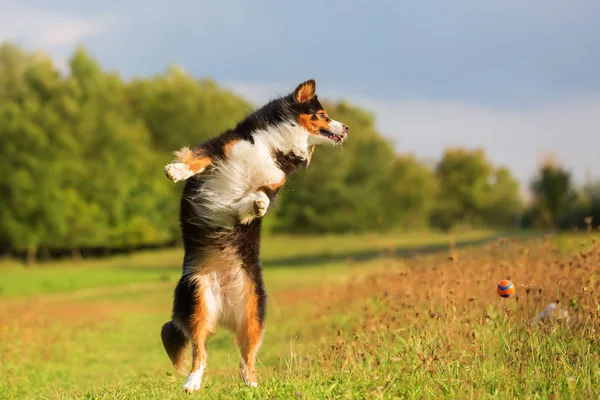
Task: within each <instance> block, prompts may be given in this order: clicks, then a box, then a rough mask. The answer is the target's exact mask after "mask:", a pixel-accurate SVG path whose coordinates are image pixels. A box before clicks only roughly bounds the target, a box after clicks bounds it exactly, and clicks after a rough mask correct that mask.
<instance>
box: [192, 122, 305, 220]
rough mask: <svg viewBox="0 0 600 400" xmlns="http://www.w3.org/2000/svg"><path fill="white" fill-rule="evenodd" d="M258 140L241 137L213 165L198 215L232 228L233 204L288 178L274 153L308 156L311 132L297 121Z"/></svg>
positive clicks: (260, 134) (257, 135)
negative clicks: (252, 141)
mask: <svg viewBox="0 0 600 400" xmlns="http://www.w3.org/2000/svg"><path fill="white" fill-rule="evenodd" d="M252 136H253V139H254V143H251V142H250V141H247V140H241V141H239V142H237V143H236V144H234V145H233V146H232V147H231V150H230V153H229V154H228V156H227V158H226V159H225V160H223V161H218V162H216V163H215V164H214V165H213V168H212V172H211V174H210V176H209V177H207V179H206V182H205V183H204V185H203V186H202V188H201V189H200V193H198V195H200V196H201V197H202V198H203V200H202V205H201V207H200V208H199V209H198V214H199V215H198V216H199V217H200V218H201V219H202V222H203V223H205V224H209V225H212V226H214V227H232V226H233V225H235V223H236V220H237V212H236V211H235V210H234V208H233V207H232V205H233V204H235V203H237V202H238V201H239V200H240V199H242V198H244V197H246V196H248V195H249V194H250V193H253V192H254V191H256V190H257V189H258V188H260V187H262V186H270V185H275V184H277V183H279V182H281V181H282V180H283V179H284V178H285V173H284V172H283V171H282V170H281V169H280V168H279V166H278V165H277V161H276V160H275V158H274V154H275V152H277V151H280V152H282V153H284V154H287V153H290V152H293V153H294V154H296V155H297V156H300V157H304V158H306V157H307V156H308V143H307V142H308V134H307V133H306V131H305V130H304V129H302V128H300V127H298V126H296V125H294V124H290V123H285V124H281V125H279V126H277V127H274V128H271V129H269V130H261V131H256V132H254V133H253V135H252Z"/></svg>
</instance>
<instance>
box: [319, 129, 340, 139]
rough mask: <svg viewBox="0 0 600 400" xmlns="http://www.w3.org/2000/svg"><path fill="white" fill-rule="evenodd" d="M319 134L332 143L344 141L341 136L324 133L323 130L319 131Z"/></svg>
mask: <svg viewBox="0 0 600 400" xmlns="http://www.w3.org/2000/svg"><path fill="white" fill-rule="evenodd" d="M319 133H320V134H321V135H323V136H325V137H326V138H328V139H330V140H332V141H334V142H341V141H343V140H344V136H343V135H338V134H336V133H333V132H329V131H326V130H325V129H321V130H320V131H319Z"/></svg>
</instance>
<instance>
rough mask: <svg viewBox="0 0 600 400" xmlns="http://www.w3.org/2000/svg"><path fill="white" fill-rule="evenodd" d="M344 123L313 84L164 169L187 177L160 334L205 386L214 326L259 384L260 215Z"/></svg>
mask: <svg viewBox="0 0 600 400" xmlns="http://www.w3.org/2000/svg"><path fill="white" fill-rule="evenodd" d="M348 129H349V128H348V126H346V125H345V124H343V123H342V122H339V121H335V120H333V119H331V118H330V117H329V116H328V115H327V112H326V111H325V110H324V108H323V106H322V105H321V103H320V102H319V100H318V98H317V95H316V84H315V80H314V79H310V80H307V81H306V82H303V83H301V84H300V85H298V86H297V87H296V89H295V90H294V91H293V92H292V93H290V94H288V95H285V96H281V97H279V98H277V99H274V100H272V101H270V102H268V103H267V104H266V105H264V106H263V107H261V108H259V109H258V110H256V111H254V112H253V113H251V114H249V115H247V116H246V117H245V118H244V119H243V120H242V121H241V122H239V123H238V124H237V126H236V127H235V128H234V129H231V130H228V131H226V132H224V133H222V134H220V135H219V136H217V137H215V138H212V139H210V140H208V141H206V142H204V143H202V144H201V145H199V146H198V147H196V148H195V149H193V150H190V149H189V148H186V147H184V148H182V149H181V150H179V151H176V152H175V153H174V154H175V160H173V161H172V162H171V163H170V164H168V165H166V166H165V170H164V171H165V174H166V175H167V177H168V178H169V179H171V180H172V181H174V182H178V181H184V180H185V181H186V183H185V188H184V190H183V194H182V197H181V202H180V224H181V232H182V237H183V247H184V257H183V272H182V276H181V278H180V279H179V281H178V283H177V285H176V287H175V290H174V299H173V310H172V319H171V321H169V322H167V323H165V324H164V325H163V327H162V330H161V338H162V342H163V345H164V348H165V350H166V352H167V354H168V355H169V358H170V360H171V362H172V364H173V365H174V366H175V368H176V369H177V370H178V371H179V372H181V373H182V374H185V373H186V371H185V370H184V369H183V368H184V367H183V358H184V356H185V354H186V352H187V351H188V348H189V344H190V343H191V347H192V367H191V370H190V372H189V375H188V377H187V379H186V381H185V383H184V385H183V389H184V391H186V392H194V391H196V390H199V389H200V387H201V384H202V376H203V374H204V371H205V369H206V366H207V351H206V341H207V339H208V337H209V336H210V335H212V334H213V333H214V332H215V329H216V326H217V325H224V326H225V327H227V328H229V329H230V330H231V331H232V332H233V333H234V335H235V337H236V342H237V344H238V346H239V349H240V352H241V362H240V375H241V377H242V379H243V380H244V382H245V383H246V384H247V385H250V386H257V380H256V372H255V358H256V355H257V352H258V350H259V348H260V346H261V344H262V338H263V334H264V331H265V314H266V310H267V294H266V290H265V286H264V283H263V276H262V269H261V264H260V259H259V247H260V229H261V219H262V217H263V216H264V215H265V214H266V213H267V210H269V208H270V206H271V205H272V204H273V201H274V199H275V197H276V195H277V193H278V191H279V190H280V189H281V187H282V186H283V185H284V183H285V182H286V179H287V177H288V176H289V175H290V174H291V173H292V172H294V171H295V170H296V169H297V168H298V167H299V166H300V165H302V164H304V165H305V166H306V167H308V165H309V163H310V160H311V158H312V155H313V151H314V149H315V146H317V145H330V146H334V145H339V144H341V143H343V142H344V140H345V139H346V137H347V135H348Z"/></svg>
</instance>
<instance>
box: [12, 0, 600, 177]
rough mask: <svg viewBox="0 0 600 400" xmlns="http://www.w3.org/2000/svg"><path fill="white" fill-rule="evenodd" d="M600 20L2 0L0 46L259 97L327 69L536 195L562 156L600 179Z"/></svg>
mask: <svg viewBox="0 0 600 400" xmlns="http://www.w3.org/2000/svg"><path fill="white" fill-rule="evenodd" d="M599 20H600V1H597V0H569V1H567V0H526V1H523V0H503V1H498V2H491V1H481V0H453V1H451V2H450V1H447V0H438V1H434V0H420V1H402V0H380V1H375V0H370V1H366V0H344V1H341V0H340V1H337V0H330V1H321V2H320V1H314V0H304V1H301V2H299V1H293V2H292V1H287V2H286V1H267V0H220V1H201V0H196V1H191V0H190V1H184V0H173V1H170V2H165V1H162V2H161V1H158V0H155V1H153V2H150V1H141V0H120V1H115V0H105V1H103V2H83V1H80V0H52V1H50V0H21V1H13V0H10V1H7V0H0V41H1V40H12V41H14V42H16V43H18V44H20V45H22V46H24V47H25V48H27V49H31V50H33V49H39V50H43V51H45V52H47V53H49V54H50V55H52V56H53V57H54V59H55V61H56V62H57V64H58V65H59V66H61V67H62V68H65V67H66V60H67V59H68V57H69V56H70V55H71V54H72V52H73V49H74V48H75V47H76V46H79V45H82V46H84V47H85V48H86V49H87V50H88V51H89V52H90V53H91V55H92V56H93V57H94V58H95V59H96V60H98V62H99V63H100V64H101V65H102V66H103V68H105V69H107V70H118V71H119V72H120V73H121V74H122V76H124V77H125V78H130V77H133V76H151V75H154V74H159V73H164V72H165V71H166V69H167V68H168V66H169V65H172V64H177V65H180V66H181V67H183V68H184V69H185V70H187V71H188V72H189V73H190V74H192V75H194V76H196V77H198V78H212V79H215V80H216V81H217V82H218V83H220V84H221V85H223V86H225V87H228V88H230V89H233V90H235V91H236V92H238V93H239V94H241V95H242V96H244V97H246V98H247V99H248V100H250V101H252V102H253V103H255V104H256V105H260V104H261V103H262V102H264V101H266V100H269V99H270V98H272V97H274V96H276V95H278V94H282V93H287V92H288V91H290V90H292V89H293V88H294V87H295V86H296V85H297V84H298V83H300V82H302V81H304V80H306V79H308V78H315V79H316V81H317V90H318V93H319V96H320V97H321V98H331V99H335V100H338V99H346V100H348V101H350V102H351V103H353V104H356V105H359V106H362V107H365V108H367V109H369V110H370V111H371V112H373V113H374V115H375V116H376V118H377V125H378V127H379V129H380V131H381V132H382V134H383V135H385V136H386V137H387V138H389V139H391V140H392V141H393V142H394V143H395V147H396V149H397V150H398V151H399V152H413V153H415V154H416V155H417V156H419V157H421V158H423V159H428V160H429V159H431V160H435V159H439V158H440V157H441V155H442V153H443V150H444V149H445V148H446V147H448V146H466V147H470V148H475V147H479V146H481V147H483V148H484V149H485V150H486V152H487V154H488V156H489V158H490V160H491V161H492V162H493V163H494V164H495V165H505V166H508V167H509V168H510V169H511V170H512V171H513V173H514V175H515V176H516V177H517V178H518V179H519V180H520V181H521V183H522V185H523V187H524V188H526V187H527V185H528V183H529V181H530V179H531V177H532V176H533V174H534V173H535V170H536V168H537V166H538V165H539V164H538V163H539V161H540V157H541V156H542V155H544V154H547V153H553V154H554V155H555V156H556V157H557V158H558V160H559V161H560V162H561V163H562V164H563V165H564V166H565V167H567V168H569V169H570V170H571V171H572V173H573V175H574V177H575V178H576V180H577V181H578V182H583V181H584V179H585V177H586V174H591V176H592V177H594V176H597V177H600V156H599V155H598V149H600V73H599V71H600V46H599V45H598V43H600V23H598V21H599ZM334 117H335V116H334ZM350 133H352V131H351V132H350Z"/></svg>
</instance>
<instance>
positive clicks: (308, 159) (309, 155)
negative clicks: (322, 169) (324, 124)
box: [304, 144, 316, 168]
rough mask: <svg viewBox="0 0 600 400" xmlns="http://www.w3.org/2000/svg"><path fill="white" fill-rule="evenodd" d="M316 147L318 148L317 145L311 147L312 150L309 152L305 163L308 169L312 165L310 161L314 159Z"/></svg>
mask: <svg viewBox="0 0 600 400" xmlns="http://www.w3.org/2000/svg"><path fill="white" fill-rule="evenodd" d="M315 146H316V145H315V144H313V145H312V146H311V147H310V150H309V151H308V157H306V160H305V161H304V166H305V167H306V168H308V165H309V164H310V160H311V159H312V155H313V152H314V151H315Z"/></svg>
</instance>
